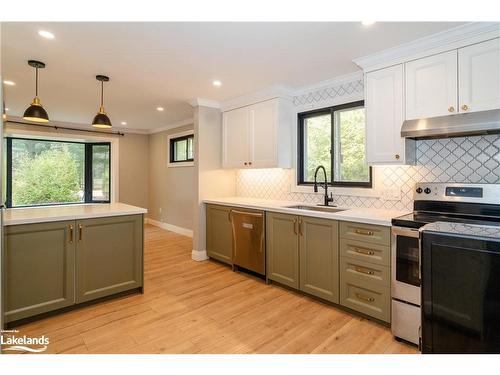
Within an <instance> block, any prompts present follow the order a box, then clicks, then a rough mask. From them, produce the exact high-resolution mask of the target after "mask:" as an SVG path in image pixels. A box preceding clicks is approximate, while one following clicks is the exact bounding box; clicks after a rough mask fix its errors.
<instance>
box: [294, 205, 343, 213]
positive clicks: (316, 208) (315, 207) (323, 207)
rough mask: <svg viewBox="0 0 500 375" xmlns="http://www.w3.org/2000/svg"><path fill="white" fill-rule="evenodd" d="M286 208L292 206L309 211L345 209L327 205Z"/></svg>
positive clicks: (338, 210) (337, 210) (295, 207)
mask: <svg viewBox="0 0 500 375" xmlns="http://www.w3.org/2000/svg"><path fill="white" fill-rule="evenodd" d="M287 208H294V209H297V210H309V211H322V212H340V211H345V209H342V208H336V207H327V206H300V205H299V206H288V207H287Z"/></svg>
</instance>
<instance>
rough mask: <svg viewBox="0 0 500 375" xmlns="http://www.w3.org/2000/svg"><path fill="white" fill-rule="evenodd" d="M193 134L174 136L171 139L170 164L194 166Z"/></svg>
mask: <svg viewBox="0 0 500 375" xmlns="http://www.w3.org/2000/svg"><path fill="white" fill-rule="evenodd" d="M193 141H194V134H193V132H192V131H191V132H186V133H179V134H174V135H172V136H170V137H169V149H170V151H169V154H170V155H169V164H171V165H173V164H177V163H178V164H181V163H182V165H192V163H193V162H194V151H193V147H194V146H193Z"/></svg>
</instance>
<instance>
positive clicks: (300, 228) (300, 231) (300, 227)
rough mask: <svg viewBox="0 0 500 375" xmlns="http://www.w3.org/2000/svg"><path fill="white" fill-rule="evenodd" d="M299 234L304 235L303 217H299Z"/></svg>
mask: <svg viewBox="0 0 500 375" xmlns="http://www.w3.org/2000/svg"><path fill="white" fill-rule="evenodd" d="M299 235H300V236H302V219H299Z"/></svg>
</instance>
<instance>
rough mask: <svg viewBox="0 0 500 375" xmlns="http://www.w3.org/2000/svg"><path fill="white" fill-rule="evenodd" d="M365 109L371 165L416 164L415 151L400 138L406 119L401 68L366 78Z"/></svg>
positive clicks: (369, 161)
mask: <svg viewBox="0 0 500 375" xmlns="http://www.w3.org/2000/svg"><path fill="white" fill-rule="evenodd" d="M365 108H366V159H367V162H368V164H372V165H373V164H407V163H414V158H413V157H412V156H411V155H412V151H413V152H414V150H412V147H411V144H407V143H408V142H407V141H406V140H405V139H404V138H401V135H400V134H401V125H402V123H403V119H404V111H403V108H404V102H403V65H402V64H400V65H395V66H391V67H389V68H385V69H381V70H376V71H373V72H369V73H367V74H366V75H365ZM409 142H411V141H409Z"/></svg>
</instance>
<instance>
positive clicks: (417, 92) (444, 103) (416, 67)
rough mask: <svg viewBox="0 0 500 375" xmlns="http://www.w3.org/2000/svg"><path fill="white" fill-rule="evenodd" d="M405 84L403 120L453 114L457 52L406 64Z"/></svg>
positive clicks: (455, 97)
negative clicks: (404, 116)
mask: <svg viewBox="0 0 500 375" xmlns="http://www.w3.org/2000/svg"><path fill="white" fill-rule="evenodd" d="M405 83H406V95H405V96H406V119H407V120H412V119H419V118H427V117H437V116H444V115H449V114H453V113H456V112H457V111H458V108H457V107H458V103H457V100H458V98H457V88H458V83H457V51H456V50H453V51H450V52H444V53H440V54H438V55H433V56H429V57H425V58H423V59H418V60H413V61H410V62H407V63H406V64H405Z"/></svg>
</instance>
